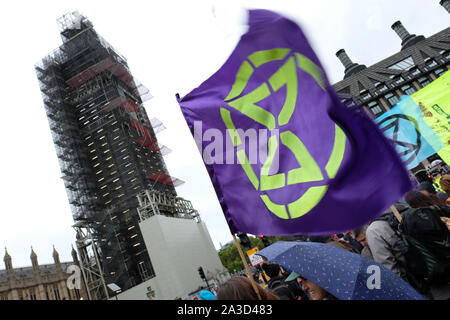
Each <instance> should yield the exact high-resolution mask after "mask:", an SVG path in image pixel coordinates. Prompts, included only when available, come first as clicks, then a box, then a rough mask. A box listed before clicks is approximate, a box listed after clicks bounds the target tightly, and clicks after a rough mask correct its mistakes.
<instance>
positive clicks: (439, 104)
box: [411, 71, 450, 164]
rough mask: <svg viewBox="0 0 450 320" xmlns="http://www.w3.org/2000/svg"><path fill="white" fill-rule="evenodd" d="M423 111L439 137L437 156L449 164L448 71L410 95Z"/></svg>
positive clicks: (449, 89)
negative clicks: (441, 146)
mask: <svg viewBox="0 0 450 320" xmlns="http://www.w3.org/2000/svg"><path fill="white" fill-rule="evenodd" d="M411 98H413V100H414V101H415V102H416V103H417V104H418V105H419V107H420V109H421V110H422V112H423V116H424V120H425V122H426V124H428V125H429V126H430V127H431V128H432V129H433V130H434V131H435V132H436V134H437V135H438V136H439V137H440V138H441V140H442V143H443V148H442V149H441V150H440V151H439V152H438V154H439V156H440V157H441V158H442V160H444V161H445V162H446V163H447V164H450V72H448V71H447V72H446V73H445V74H443V75H442V76H440V77H439V78H438V79H436V80H435V81H433V82H432V83H430V84H429V85H427V86H426V87H425V88H423V89H421V90H419V91H417V92H416V93H414V94H412V95H411Z"/></svg>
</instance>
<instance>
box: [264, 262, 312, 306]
mask: <svg viewBox="0 0 450 320" xmlns="http://www.w3.org/2000/svg"><path fill="white" fill-rule="evenodd" d="M262 269H263V270H264V272H265V273H266V274H267V275H268V276H269V277H270V280H269V283H268V289H269V290H271V291H272V292H274V293H275V294H276V295H278V296H279V297H280V298H281V300H303V299H307V298H306V295H305V294H304V293H303V291H302V290H301V289H300V287H299V286H298V284H297V283H296V282H294V281H290V282H286V278H287V277H288V275H289V274H285V272H284V270H283V268H282V267H281V266H280V265H278V264H276V263H272V262H269V263H268V262H265V263H263V264H262Z"/></svg>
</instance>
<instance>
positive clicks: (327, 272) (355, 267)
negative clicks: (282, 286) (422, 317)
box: [257, 241, 424, 300]
mask: <svg viewBox="0 0 450 320" xmlns="http://www.w3.org/2000/svg"><path fill="white" fill-rule="evenodd" d="M257 254H258V255H260V256H263V257H265V258H266V259H267V260H269V261H272V262H275V263H278V264H279V265H281V266H283V268H284V269H285V270H286V271H289V272H296V273H298V274H299V275H301V276H302V277H305V278H306V279H308V280H310V281H312V282H314V283H315V284H317V285H318V286H320V287H322V288H323V289H324V290H326V291H328V292H329V293H330V294H332V295H334V296H335V297H336V298H338V299H340V300H424V297H422V296H421V295H420V294H419V293H417V292H416V291H415V290H414V289H413V288H412V287H411V286H410V285H409V284H408V283H407V282H405V281H404V280H403V279H401V278H400V277H398V276H397V275H396V274H394V273H393V272H392V271H390V270H388V269H387V268H386V267H384V266H383V265H381V264H379V263H376V262H374V261H371V260H368V259H366V258H364V257H362V256H361V255H358V254H355V253H352V252H349V251H347V250H344V249H342V248H338V247H335V246H332V245H328V244H323V243H315V242H291V241H289V242H288V241H279V242H276V243H274V244H272V245H270V246H268V247H266V248H264V249H262V250H261V251H259V252H258V253H257Z"/></svg>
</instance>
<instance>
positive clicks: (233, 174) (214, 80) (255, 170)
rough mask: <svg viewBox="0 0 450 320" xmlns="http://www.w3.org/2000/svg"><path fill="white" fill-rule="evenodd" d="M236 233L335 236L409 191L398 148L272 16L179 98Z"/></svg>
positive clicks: (288, 25) (260, 19)
mask: <svg viewBox="0 0 450 320" xmlns="http://www.w3.org/2000/svg"><path fill="white" fill-rule="evenodd" d="M178 100H179V101H178V102H179V104H180V107H181V110H182V112H183V114H184V117H185V118H186V121H187V123H188V126H189V128H190V130H191V132H192V133H193V135H194V138H195V139H196V142H197V144H198V146H199V148H200V150H201V152H202V155H203V160H204V162H205V165H206V167H207V169H208V173H209V175H210V177H211V181H212V183H213V185H214V188H215V190H216V193H217V196H218V198H219V201H220V203H221V205H222V209H223V212H224V214H225V218H226V220H227V222H228V225H229V227H230V229H231V232H232V233H239V232H243V233H250V234H255V235H259V234H263V235H292V234H311V235H314V234H316V235H319V234H331V233H336V232H343V231H347V230H350V229H353V228H355V227H358V226H360V225H362V224H364V223H366V222H368V221H369V220H371V219H374V218H375V217H377V216H378V215H380V213H381V212H383V211H384V210H385V209H386V208H388V207H389V206H390V205H392V204H393V203H394V202H396V201H397V200H399V199H400V197H401V196H402V195H403V194H404V193H405V192H407V191H408V190H409V189H410V188H411V182H410V180H409V177H408V173H407V171H406V169H405V168H404V166H403V164H402V162H401V160H400V159H399V157H398V156H397V153H396V151H395V150H394V148H393V146H392V145H391V144H390V142H388V140H387V139H386V138H385V137H384V135H383V133H382V132H381V131H380V130H379V129H378V127H377V126H376V125H375V124H374V123H373V122H372V121H371V120H370V119H368V118H367V117H365V116H364V115H362V114H359V113H357V112H354V111H351V110H349V109H348V108H347V107H345V106H344V105H343V104H342V103H341V102H340V100H339V98H338V97H337V95H336V93H335V92H334V90H333V88H332V87H331V86H330V84H329V83H328V80H327V78H326V75H325V73H324V71H323V68H322V66H321V64H320V62H319V60H318V59H317V57H316V55H315V53H314V51H313V50H312V49H311V47H310V45H309V44H308V41H307V40H306V38H305V36H304V35H303V33H302V31H301V29H300V28H299V27H298V26H297V25H296V24H295V23H294V22H292V21H290V20H288V19H286V18H284V17H282V16H280V15H278V14H276V13H273V12H270V11H267V10H251V11H249V30H248V32H247V33H246V34H244V35H243V36H242V37H241V39H240V41H239V43H238V45H237V47H236V48H235V50H234V51H233V53H232V54H231V56H230V57H229V58H228V60H227V61H226V62H225V64H224V65H223V66H222V67H221V68H220V69H219V71H217V72H216V73H215V74H214V75H213V76H212V77H211V78H209V79H208V80H206V81H205V82H204V83H203V84H202V85H201V86H200V87H198V88H197V89H195V90H193V91H192V92H191V93H189V94H188V95H186V96H185V97H184V98H182V99H179V98H178Z"/></svg>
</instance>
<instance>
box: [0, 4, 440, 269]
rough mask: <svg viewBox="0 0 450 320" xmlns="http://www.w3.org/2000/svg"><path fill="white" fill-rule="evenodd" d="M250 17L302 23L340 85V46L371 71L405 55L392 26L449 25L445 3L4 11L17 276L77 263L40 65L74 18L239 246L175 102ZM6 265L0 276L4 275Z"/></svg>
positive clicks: (425, 29)
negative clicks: (103, 51) (132, 91)
mask: <svg viewBox="0 0 450 320" xmlns="http://www.w3.org/2000/svg"><path fill="white" fill-rule="evenodd" d="M244 8H265V9H271V10H275V11H278V12H279V13H282V14H284V15H286V16H287V17H289V18H291V19H293V20H294V21H296V22H297V23H299V24H300V25H301V26H302V28H303V29H304V31H305V33H306V35H307V37H308V38H309V40H310V42H311V44H312V46H313V48H314V49H315V50H316V53H317V55H318V57H319V59H320V60H321V62H322V64H323V65H324V66H325V68H326V71H327V73H328V77H329V79H330V81H331V82H332V83H335V82H337V81H339V80H341V79H342V76H343V72H344V68H343V66H342V65H341V64H340V62H339V60H338V59H337V58H336V56H335V53H336V52H337V51H338V50H339V49H341V48H344V49H345V50H346V51H347V53H348V55H349V56H350V58H351V59H352V60H353V61H354V62H358V63H363V64H366V65H367V66H369V65H371V64H374V63H376V62H377V61H379V60H381V59H383V58H385V57H387V56H389V55H392V54H394V53H396V52H398V51H399V49H400V39H399V38H398V36H397V35H396V34H395V32H394V31H393V30H392V29H391V28H390V26H391V25H392V23H394V22H395V21H397V20H401V21H402V22H403V24H404V26H405V27H406V28H407V29H408V31H409V32H410V33H414V34H422V35H424V36H430V35H432V34H434V33H436V32H438V31H440V30H442V29H444V28H446V27H448V21H449V15H448V13H447V12H446V11H445V10H444V8H442V7H441V6H440V5H439V0H427V1H423V0H395V1H392V0H390V1H388V0H364V1H361V0H341V1H333V0H316V1H309V0H297V1H292V0H286V1H284V0H277V1H243V0H242V1H236V2H233V1H230V0H228V1H206V0H204V1H193V0H191V1H182V0H180V1H164V2H163V1H137V0H127V1H111V0H109V1H100V0H95V1H92V0H89V1H84V0H77V1H45V0H40V1H20V0H18V1H8V2H6V1H2V2H0V32H1V41H2V50H1V51H0V58H1V59H0V61H1V62H2V68H1V76H0V90H1V97H2V98H1V108H2V121H1V125H0V149H1V151H2V152H1V155H2V156H1V157H0V168H1V178H0V201H1V209H0V249H1V250H0V255H1V256H3V254H4V249H3V248H4V247H5V246H6V247H7V248H8V252H9V253H10V254H11V256H12V258H13V265H14V266H16V267H19V266H27V265H31V262H30V259H29V255H30V252H31V249H30V247H31V246H33V248H34V250H35V252H36V253H37V254H38V258H39V262H40V263H52V261H53V260H52V256H51V255H52V245H55V247H56V249H57V250H58V251H59V253H60V257H61V260H62V261H69V260H71V256H70V250H71V248H70V247H71V244H72V243H74V232H73V229H72V227H71V226H72V224H73V220H72V216H71V212H70V208H69V205H68V200H67V196H66V192H65V189H64V185H63V181H62V180H61V178H60V177H61V173H60V170H59V165H58V161H57V158H56V154H55V150H54V147H53V143H52V138H51V134H50V129H49V127H48V122H47V119H46V116H45V112H44V109H43V106H42V99H41V95H40V92H39V86H38V82H37V79H36V75H35V72H34V67H33V66H34V64H35V63H36V62H37V61H38V60H40V59H41V58H42V57H43V56H45V55H46V54H47V53H49V52H50V51H51V50H53V49H55V48H56V47H58V46H59V45H61V40H60V37H59V34H58V30H57V27H56V19H57V18H58V17H60V16H61V15H63V14H65V13H67V12H69V11H74V10H78V11H79V12H80V13H82V14H84V15H85V16H87V17H88V18H89V19H90V20H91V21H92V22H93V23H94V26H95V28H96V30H97V31H98V32H99V33H100V34H101V35H102V36H103V37H104V38H105V39H106V40H107V41H108V42H110V43H111V44H112V45H113V47H115V48H116V49H117V51H119V52H120V53H121V54H122V55H124V56H125V57H126V58H127V60H128V63H129V66H130V68H131V71H132V72H133V74H134V75H135V77H136V78H137V79H138V80H140V81H141V82H142V83H143V84H144V85H145V86H146V87H147V88H149V90H150V92H151V93H152V95H153V96H154V98H153V99H151V100H149V101H148V102H146V103H145V107H146V110H147V113H148V114H149V117H150V118H153V117H157V118H159V119H160V120H161V121H162V122H163V123H164V124H165V126H166V128H167V129H166V130H165V131H163V132H161V133H160V134H158V139H159V141H160V142H161V143H163V144H165V145H166V146H168V147H169V148H170V149H172V150H173V151H172V153H170V154H168V155H167V156H166V157H165V159H166V163H167V166H168V168H169V171H170V173H171V174H172V175H173V176H175V177H178V178H180V179H182V180H184V181H185V182H186V183H185V184H184V185H182V186H180V187H179V188H177V191H178V193H179V195H180V196H182V197H184V198H186V199H189V200H191V201H192V203H193V205H194V207H195V208H196V209H197V210H198V211H199V212H200V214H201V216H202V218H203V220H204V221H205V223H206V225H207V226H208V229H209V232H210V235H211V237H212V239H213V242H214V244H215V246H216V247H217V248H219V247H220V243H222V244H225V243H226V242H228V241H229V240H231V235H230V232H229V229H228V227H227V225H226V223H225V219H224V218H223V214H222V212H221V209H220V206H219V203H218V201H217V197H216V196H215V193H214V190H213V188H212V185H211V183H210V180H209V177H208V175H207V173H206V170H205V168H204V166H203V162H202V159H201V157H200V155H199V152H198V150H197V148H196V146H195V143H194V141H193V139H192V136H191V134H190V132H189V131H188V128H187V125H186V123H185V121H184V118H183V117H182V114H181V112H180V110H179V107H178V104H177V102H176V100H175V93H177V92H178V93H180V95H181V96H184V95H185V94H187V93H188V92H190V91H191V90H192V89H194V88H195V87H197V86H198V85H200V83H201V82H202V81H204V80H206V79H207V78H208V77H209V76H210V75H212V74H213V73H214V72H215V71H216V70H217V69H218V68H219V67H220V66H221V65H222V64H223V62H224V61H225V60H226V58H227V57H228V56H229V54H230V52H231V51H232V50H233V48H234V46H235V45H236V43H237V41H238V39H239V37H240V35H241V34H242V33H243V32H245V21H244V20H245V14H244V12H245V11H244ZM3 268H4V265H3V263H0V269H3Z"/></svg>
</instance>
